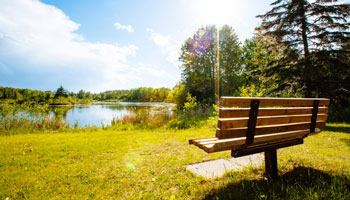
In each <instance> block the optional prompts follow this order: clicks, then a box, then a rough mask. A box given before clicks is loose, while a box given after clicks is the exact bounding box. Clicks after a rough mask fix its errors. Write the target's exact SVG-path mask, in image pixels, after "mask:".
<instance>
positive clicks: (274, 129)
mask: <svg viewBox="0 0 350 200" xmlns="http://www.w3.org/2000/svg"><path fill="white" fill-rule="evenodd" d="M310 124H311V122H305V123H292V124H277V125H269V126H257V127H256V129H255V135H265V134H271V133H279V132H289V131H296V130H305V129H308V128H310ZM325 125H326V122H325V121H318V122H317V123H316V128H319V129H321V128H323V127H325ZM246 133H247V127H242V128H233V129H227V130H220V129H217V131H216V137H217V138H219V139H227V138H237V137H245V136H246Z"/></svg>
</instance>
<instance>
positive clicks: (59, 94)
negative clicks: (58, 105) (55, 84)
mask: <svg viewBox="0 0 350 200" xmlns="http://www.w3.org/2000/svg"><path fill="white" fill-rule="evenodd" d="M58 97H68V91H67V90H65V89H64V88H63V86H62V85H61V86H60V87H59V88H58V89H57V90H56V93H55V97H54V98H55V99H56V98H58Z"/></svg>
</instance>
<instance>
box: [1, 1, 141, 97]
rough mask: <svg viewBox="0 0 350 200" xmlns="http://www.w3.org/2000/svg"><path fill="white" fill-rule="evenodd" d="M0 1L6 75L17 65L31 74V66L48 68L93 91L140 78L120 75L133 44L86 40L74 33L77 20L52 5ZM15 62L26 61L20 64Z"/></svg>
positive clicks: (124, 72) (132, 51)
mask: <svg viewBox="0 0 350 200" xmlns="http://www.w3.org/2000/svg"><path fill="white" fill-rule="evenodd" d="M0 5H1V7H0V60H1V61H2V65H1V69H2V70H3V71H4V70H7V73H11V72H9V71H15V70H16V69H15V68H17V71H20V70H19V69H22V71H23V70H24V69H25V70H26V71H32V72H31V73H33V74H34V73H35V72H36V71H35V70H39V72H43V71H44V72H52V73H51V74H50V75H51V76H53V75H54V76H55V77H60V76H59V75H60V74H61V77H63V78H62V79H65V80H69V81H72V82H74V83H77V84H79V85H76V86H74V87H80V88H83V87H84V89H86V90H90V91H93V92H94V91H95V92H96V91H101V90H107V89H115V88H116V86H119V85H120V84H128V80H131V79H133V80H139V78H138V77H136V76H134V75H125V74H127V73H128V72H127V70H130V68H131V67H130V66H129V64H128V59H129V57H130V56H134V55H136V52H137V50H138V47H136V46H134V45H126V46H119V45H116V44H107V43H92V42H88V41H86V40H85V39H84V38H83V36H82V35H79V34H77V33H76V32H75V31H77V30H78V28H79V26H80V25H79V24H78V23H75V22H73V21H72V20H71V19H69V17H68V16H67V15H65V14H64V13H63V12H62V11H61V10H59V9H57V8H56V7H54V6H51V5H46V4H43V3H41V2H40V1H37V0H33V1H26V0H11V1H5V0H0ZM126 29H127V30H128V31H129V30H132V27H131V26H130V27H128V26H126ZM18 62H21V63H25V65H21V66H19V65H18ZM9 63H10V64H9ZM11 63H12V65H11ZM13 63H15V64H13ZM5 65H6V66H5ZM8 66H11V67H10V69H9V67H8ZM54 72H55V73H57V74H54ZM79 74H84V76H80V75H79ZM28 76H30V75H29V74H28ZM55 77H52V79H54V78H55ZM60 81H61V83H62V80H57V81H56V82H60ZM63 83H64V82H63ZM47 84H48V83H47ZM86 85H88V86H87V87H85V86H86ZM72 87H73V86H72ZM119 87H120V86H119ZM72 89H73V88H72ZM76 89H78V88H74V90H76Z"/></svg>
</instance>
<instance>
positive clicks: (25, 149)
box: [0, 124, 350, 200]
mask: <svg viewBox="0 0 350 200" xmlns="http://www.w3.org/2000/svg"><path fill="white" fill-rule="evenodd" d="M214 135H215V131H214V128H213V127H211V126H210V127H203V128H199V129H189V130H178V131H177V130H165V129H156V130H132V131H108V130H100V131H96V132H78V133H54V134H53V133H42V134H24V135H14V136H1V137H0V200H2V199H7V198H8V199H350V125H349V124H328V125H327V127H326V128H325V129H324V131H323V132H322V133H320V134H318V135H316V136H311V137H308V138H306V139H305V143H304V144H302V145H298V146H294V147H289V148H284V149H281V150H278V167H279V175H280V178H279V179H277V180H274V181H270V180H267V179H266V178H265V177H264V166H261V167H260V168H247V169H246V170H244V171H241V172H230V173H228V174H226V175H224V176H223V177H221V178H217V179H211V180H207V179H205V178H202V177H197V176H195V175H193V174H192V173H191V172H189V171H186V167H185V165H187V164H192V163H196V162H203V161H206V160H212V159H217V158H229V157H230V152H229V151H226V152H222V153H214V154H207V153H205V152H204V151H202V150H200V149H199V148H197V147H194V146H192V145H189V144H188V140H189V139H191V138H198V137H213V136H214Z"/></svg>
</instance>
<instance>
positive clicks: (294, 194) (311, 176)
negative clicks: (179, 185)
mask: <svg viewBox="0 0 350 200" xmlns="http://www.w3.org/2000/svg"><path fill="white" fill-rule="evenodd" d="M225 178H227V179H229V182H231V181H230V179H231V178H233V177H230V176H229V175H228V176H226V177H225ZM231 180H232V179H231ZM233 181H234V180H233ZM204 199H350V179H349V177H341V176H333V175H330V174H327V173H324V172H322V171H319V170H315V169H313V168H305V167H297V168H295V169H294V170H292V171H291V172H288V173H286V174H283V175H282V176H280V177H279V178H277V179H276V180H242V181H240V182H237V183H228V184H227V185H225V186H224V187H222V188H218V189H214V190H212V191H210V192H209V193H208V194H207V195H206V196H205V198H204Z"/></svg>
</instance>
